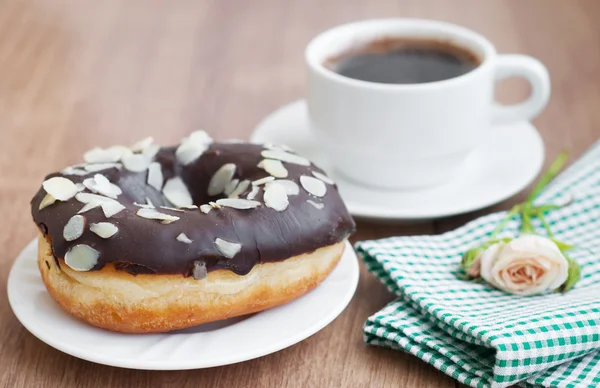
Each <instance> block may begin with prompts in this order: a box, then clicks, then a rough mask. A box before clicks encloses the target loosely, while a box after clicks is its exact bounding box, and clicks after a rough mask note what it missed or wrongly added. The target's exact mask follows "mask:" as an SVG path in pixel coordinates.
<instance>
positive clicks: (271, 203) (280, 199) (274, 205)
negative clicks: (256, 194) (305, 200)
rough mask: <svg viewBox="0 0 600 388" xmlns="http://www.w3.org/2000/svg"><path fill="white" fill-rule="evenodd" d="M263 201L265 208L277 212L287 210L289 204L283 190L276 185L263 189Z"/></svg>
mask: <svg viewBox="0 0 600 388" xmlns="http://www.w3.org/2000/svg"><path fill="white" fill-rule="evenodd" d="M263 200H264V201H265V205H266V206H267V207H270V208H271V209H275V210H277V211H283V210H285V209H287V207H288V204H289V201H288V196H287V194H286V192H285V188H284V187H283V186H281V185H279V184H276V183H273V184H271V185H269V186H268V187H265V193H264V195H263Z"/></svg>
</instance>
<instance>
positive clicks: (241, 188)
mask: <svg viewBox="0 0 600 388" xmlns="http://www.w3.org/2000/svg"><path fill="white" fill-rule="evenodd" d="M248 187H250V181H249V180H247V179H246V180H243V181H241V182H240V183H239V184H238V185H237V186H236V188H235V190H233V191H232V192H231V193H230V194H229V198H238V197H239V196H240V194H242V193H243V192H244V191H246V190H247V189H248ZM248 199H250V198H248Z"/></svg>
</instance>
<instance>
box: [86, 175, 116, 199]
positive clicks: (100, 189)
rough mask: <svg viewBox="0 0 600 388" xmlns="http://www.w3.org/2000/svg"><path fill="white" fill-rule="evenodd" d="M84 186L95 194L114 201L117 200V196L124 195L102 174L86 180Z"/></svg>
mask: <svg viewBox="0 0 600 388" xmlns="http://www.w3.org/2000/svg"><path fill="white" fill-rule="evenodd" d="M83 185H84V186H85V187H87V188H88V189H89V190H90V191H91V192H93V193H96V194H102V195H104V196H106V197H109V198H112V199H117V196H119V195H121V194H123V191H122V190H121V188H120V187H119V186H117V185H115V184H113V183H111V182H110V181H109V180H108V178H106V177H105V176H104V175H102V174H96V175H94V177H93V178H87V179H84V181H83Z"/></svg>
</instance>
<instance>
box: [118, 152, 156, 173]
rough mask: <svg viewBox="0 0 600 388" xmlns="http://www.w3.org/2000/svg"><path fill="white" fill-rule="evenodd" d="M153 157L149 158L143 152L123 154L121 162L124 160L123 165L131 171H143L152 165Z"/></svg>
mask: <svg viewBox="0 0 600 388" xmlns="http://www.w3.org/2000/svg"><path fill="white" fill-rule="evenodd" d="M151 161H152V160H151V159H150V158H147V157H146V156H145V155H143V154H129V155H125V156H123V158H122V159H121V162H123V166H125V168H126V169H127V170H129V171H132V172H142V171H146V170H147V169H148V167H149V166H150V163H151Z"/></svg>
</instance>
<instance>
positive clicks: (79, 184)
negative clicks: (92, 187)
mask: <svg viewBox="0 0 600 388" xmlns="http://www.w3.org/2000/svg"><path fill="white" fill-rule="evenodd" d="M75 187H77V191H79V192H80V193H81V192H82V191H83V190H85V185H84V184H83V183H75Z"/></svg>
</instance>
